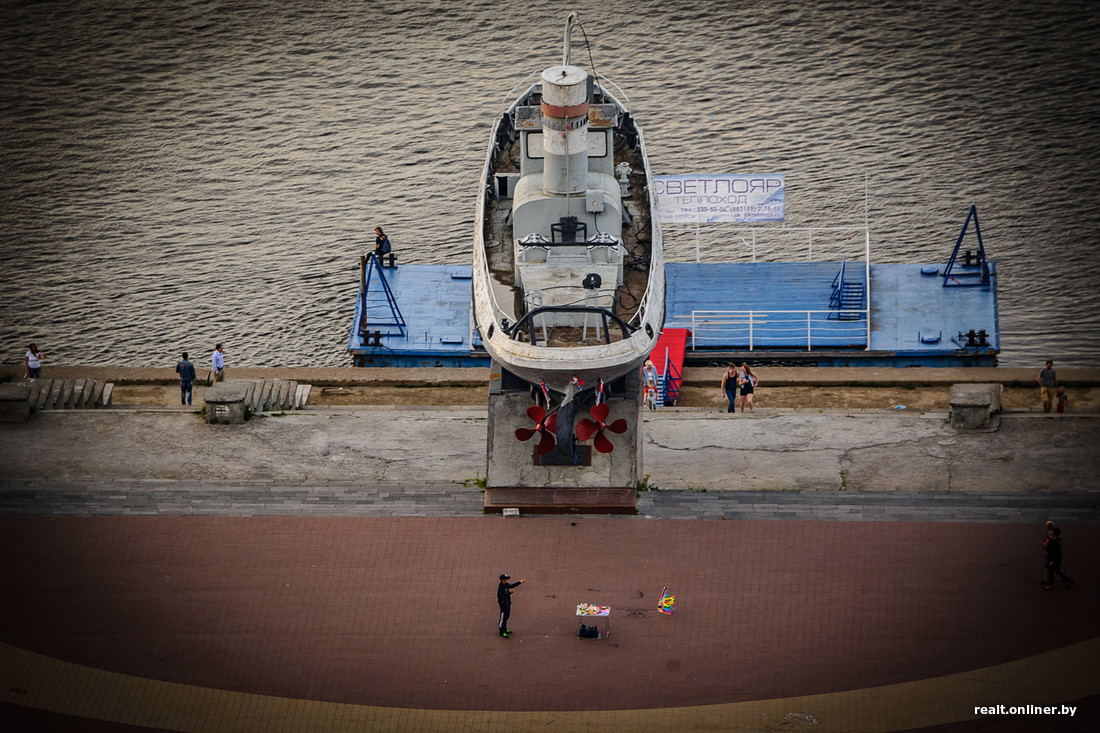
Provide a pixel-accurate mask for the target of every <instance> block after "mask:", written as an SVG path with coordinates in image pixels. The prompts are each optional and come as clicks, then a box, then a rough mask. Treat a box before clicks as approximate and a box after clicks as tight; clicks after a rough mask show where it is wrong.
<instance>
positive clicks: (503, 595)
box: [497, 573, 525, 639]
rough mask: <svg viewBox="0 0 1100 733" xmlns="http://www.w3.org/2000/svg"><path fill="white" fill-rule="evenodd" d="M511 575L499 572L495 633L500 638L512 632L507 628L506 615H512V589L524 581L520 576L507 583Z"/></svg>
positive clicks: (504, 637) (505, 637)
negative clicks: (498, 619)
mask: <svg viewBox="0 0 1100 733" xmlns="http://www.w3.org/2000/svg"><path fill="white" fill-rule="evenodd" d="M511 578H512V576H511V575H508V574H506V573H501V574H500V585H498V586H497V605H498V606H500V623H499V624H498V625H497V633H499V634H500V636H501V638H502V639H507V638H508V635H509V634H511V633H512V632H511V631H509V630H508V617H509V616H511V615H512V589H513V588H516V587H518V586H519V585H520V583H523V582H525V579H524V578H520V579H519V580H517V581H516V582H515V583H508V582H506V581H508V580H511Z"/></svg>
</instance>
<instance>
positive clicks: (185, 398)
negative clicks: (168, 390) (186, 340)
mask: <svg viewBox="0 0 1100 733" xmlns="http://www.w3.org/2000/svg"><path fill="white" fill-rule="evenodd" d="M176 374H179V375H180V404H181V405H190V404H191V393H192V391H193V390H194V387H195V365H194V364H192V363H191V362H189V361H188V360H187V352H186V351H185V352H183V358H182V359H180V360H179V361H177V362H176Z"/></svg>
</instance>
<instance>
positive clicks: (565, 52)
mask: <svg viewBox="0 0 1100 733" xmlns="http://www.w3.org/2000/svg"><path fill="white" fill-rule="evenodd" d="M580 19H581V18H580V16H579V15H577V13H576V11H574V12H572V13H570V14H569V17H568V18H566V19H565V43H564V44H563V46H562V52H561V65H562V66H569V34H570V33H572V31H573V24H574V23H579V22H580Z"/></svg>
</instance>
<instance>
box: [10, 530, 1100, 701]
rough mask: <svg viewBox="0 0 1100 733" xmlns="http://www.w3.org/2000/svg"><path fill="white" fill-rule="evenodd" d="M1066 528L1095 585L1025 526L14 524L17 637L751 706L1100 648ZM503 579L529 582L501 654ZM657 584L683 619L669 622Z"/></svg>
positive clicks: (229, 670)
mask: <svg viewBox="0 0 1100 733" xmlns="http://www.w3.org/2000/svg"><path fill="white" fill-rule="evenodd" d="M1064 531H1065V535H1064V537H1065V541H1066V555H1067V559H1066V569H1067V571H1068V572H1069V573H1070V574H1071V575H1074V576H1076V578H1077V580H1078V585H1077V587H1076V588H1074V589H1073V590H1071V591H1064V590H1063V589H1061V588H1058V589H1057V590H1055V591H1053V592H1042V591H1041V590H1040V589H1039V586H1038V585H1037V582H1038V580H1039V577H1040V574H1041V568H1040V564H1041V563H1040V558H1041V553H1040V549H1039V535H1040V533H1039V528H1038V527H1035V526H1030V525H1028V526H1023V525H1011V524H949V523H935V524H933V523H904V524H888V523H868V522H845V523H824V522H778V521H768V522H736V521H699V520H684V521H677V520H643V519H639V518H629V519H625V518H620V519H604V518H577V517H564V518H563V517H545V518H534V517H523V518H519V519H511V518H508V519H505V518H499V517H486V518H475V519H424V518H408V517H402V518H348V519H331V518H328V519H319V518H274V517H264V518H227V517H74V518H56V517H51V518H16V517H0V587H2V588H3V589H4V594H3V600H2V602H0V640H2V641H4V642H8V643H10V644H13V645H16V646H19V647H22V648H26V649H30V650H33V651H36V652H40V653H43V654H47V655H50V656H54V657H57V658H60V659H64V660H68V661H73V662H77V663H80V664H85V665H90V666H92V667H97V668H100V669H106V670H110V671H115V672H122V673H127V674H132V675H138V676H142V677H151V678H156V679H163V680H170V681H174V682H182V683H189V684H195V685H203V686H208V687H214V688H223V689H231V690H239V691H245V692H255V693H262V694H270V695H280V696H287V697H293V698H306V699H315V700H325V701H336V702H349V703H360V704H372V705H385V706H398V707H418V708H440V709H482V710H585V709H587V710H592V709H596V710H600V709H603V710H607V709H623V708H649V707H660V706H682V705H700V704H710V703H725V702H736V701H741V700H753V699H763V698H771V697H781V696H792V695H802V694H810V693H820V692H832V691H839V690H846V689H853V688H861V687H868V686H874V685H883V684H890V683H894V682H904V681H908V680H914V679H919V678H924V677H931V676H938V675H944V674H949V673H953V672H960V671H964V670H969V669H974V668H978V667H983V666H987V665H992V664H997V663H1001V662H1006V661H1010V660H1013V659H1018V658H1021V657H1024V656H1028V655H1032V654H1036V653H1039V652H1042V651H1046V650H1050V649H1054V648H1057V647H1060V646H1063V645H1067V644H1070V643H1074V642H1077V641H1081V640H1083V639H1086V638H1090V637H1092V636H1095V635H1097V634H1098V633H1100V612H1098V611H1100V592H1098V591H1097V583H1096V579H1097V576H1098V573H1097V570H1098V569H1100V568H1098V566H1100V531H1097V526H1096V525H1081V526H1067V527H1065V528H1064ZM501 572H508V573H510V574H512V575H513V576H514V577H516V578H519V577H526V578H527V579H528V582H527V583H526V584H524V585H523V586H521V587H520V588H518V589H517V590H516V593H515V596H514V599H515V600H514V607H513V613H512V624H511V626H512V628H513V630H514V631H515V632H516V633H515V635H514V636H513V638H510V639H507V640H505V639H500V638H498V637H497V635H496V628H495V623H496V616H497V609H496V603H495V587H496V582H497V575H499V574H500V573H501ZM664 585H668V586H669V587H670V588H671V589H672V590H673V591H674V592H675V593H676V595H677V596H678V599H679V605H678V608H677V611H676V613H675V615H674V616H665V615H662V614H659V613H657V611H656V603H657V599H658V596H659V594H660V591H661V587H662V586H664ZM581 601H593V602H599V603H604V604H609V605H611V606H612V607H613V609H614V610H613V614H612V617H611V636H610V638H609V639H607V640H603V641H589V640H580V639H577V638H575V634H576V629H577V624H576V620H575V618H574V615H573V613H574V606H575V604H577V603H579V602H581ZM1003 702H1008V703H1014V702H1024V701H1003ZM981 703H982V701H976V702H975V704H981Z"/></svg>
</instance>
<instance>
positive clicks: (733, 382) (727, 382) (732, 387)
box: [722, 364, 740, 414]
mask: <svg viewBox="0 0 1100 733" xmlns="http://www.w3.org/2000/svg"><path fill="white" fill-rule="evenodd" d="M739 381H740V376H739V375H738V374H737V367H735V366H734V365H733V364H730V365H729V366H728V367H726V373H725V374H723V375H722V393H723V394H724V395H726V400H727V401H728V402H729V404H728V405H727V406H726V414H729V413H731V412H732V413H735V414H736V412H737V383H738V382H739Z"/></svg>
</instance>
